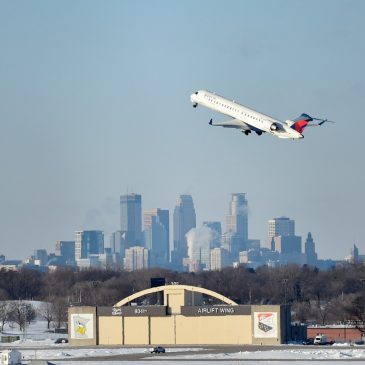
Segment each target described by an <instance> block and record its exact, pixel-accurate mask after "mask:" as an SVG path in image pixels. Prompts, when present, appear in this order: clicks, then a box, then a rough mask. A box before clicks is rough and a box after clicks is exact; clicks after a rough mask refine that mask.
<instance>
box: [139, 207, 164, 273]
mask: <svg viewBox="0 0 365 365" xmlns="http://www.w3.org/2000/svg"><path fill="white" fill-rule="evenodd" d="M143 225H144V242H145V247H146V248H148V249H149V255H150V267H166V266H168V262H169V259H170V246H169V235H170V232H169V211H168V210H164V209H159V208H157V209H152V210H149V211H146V212H144V214H143Z"/></svg>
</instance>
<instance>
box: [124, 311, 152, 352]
mask: <svg viewBox="0 0 365 365" xmlns="http://www.w3.org/2000/svg"><path fill="white" fill-rule="evenodd" d="M149 337H150V336H149V317H124V344H125V345H148V344H149V343H150V338H149Z"/></svg>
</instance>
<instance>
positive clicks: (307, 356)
mask: <svg viewBox="0 0 365 365" xmlns="http://www.w3.org/2000/svg"><path fill="white" fill-rule="evenodd" d="M19 350H20V351H21V353H22V355H23V357H24V363H27V362H29V361H30V360H32V359H35V358H37V359H47V360H50V361H52V362H54V363H55V364H57V365H66V364H67V365H76V364H80V365H100V363H102V364H103V365H116V364H124V365H129V364H135V363H138V365H146V364H150V365H151V363H152V364H153V363H155V362H156V360H157V361H158V362H162V361H161V360H162V359H163V360H164V361H163V362H162V363H163V364H165V365H181V364H182V363H189V364H191V365H203V364H204V365H206V364H207V362H208V363H210V362H214V364H215V365H233V364H235V365H237V364H240V363H242V364H250V365H259V364H260V365H265V364H268V365H288V364H292V363H295V362H297V363H298V365H309V364H311V365H319V364H321V363H322V365H323V361H326V362H327V363H334V362H335V364H336V365H345V364H347V365H348V363H349V362H354V364H365V348H342V349H340V348H327V347H320V348H318V349H306V348H303V349H290V348H288V347H285V348H283V349H278V350H269V351H238V352H233V353H225V352H224V349H222V352H221V353H219V352H218V353H209V352H208V353H206V350H204V349H203V348H167V349H166V354H165V355H159V354H154V355H152V354H150V353H149V349H147V348H89V349H87V348H82V349H79V348H71V347H69V346H68V345H67V344H66V345H59V346H57V347H56V348H54V347H53V348H48V349H47V345H45V346H44V347H40V348H35V349H22V348H21V347H19ZM189 352H191V354H189ZM192 352H194V353H192ZM138 354H140V355H146V356H145V357H144V358H143V359H141V360H138V361H136V360H123V359H121V360H118V361H115V359H112V358H111V360H105V358H106V357H109V356H111V357H112V356H118V355H124V356H127V355H138ZM97 357H102V358H103V361H97V360H95V358H97ZM88 358H90V359H91V360H89V361H85V360H87V359H88ZM81 359H82V360H81Z"/></svg>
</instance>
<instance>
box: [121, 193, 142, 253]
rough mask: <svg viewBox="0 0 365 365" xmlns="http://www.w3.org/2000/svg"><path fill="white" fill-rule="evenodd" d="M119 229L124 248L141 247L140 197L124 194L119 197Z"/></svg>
mask: <svg viewBox="0 0 365 365" xmlns="http://www.w3.org/2000/svg"><path fill="white" fill-rule="evenodd" d="M120 229H121V231H122V232H123V234H124V239H125V244H126V247H132V246H141V245H142V243H143V242H142V197H141V195H139V194H126V195H121V197H120Z"/></svg>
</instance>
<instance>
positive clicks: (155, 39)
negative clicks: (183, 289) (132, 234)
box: [0, 0, 365, 259]
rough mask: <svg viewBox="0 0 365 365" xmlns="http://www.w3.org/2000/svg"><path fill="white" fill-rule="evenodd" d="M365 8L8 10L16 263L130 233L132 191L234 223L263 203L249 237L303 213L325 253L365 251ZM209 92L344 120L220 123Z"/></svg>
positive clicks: (1, 160) (261, 4)
mask: <svg viewBox="0 0 365 365" xmlns="http://www.w3.org/2000/svg"><path fill="white" fill-rule="evenodd" d="M364 12H365V2H363V1H361V0H358V1H344V0H343V1H338V0H322V1H316V0H307V1H298V0H277V1H269V0H267V1H260V0H258V1H257V0H255V1H247V0H242V1H234V0H227V1H225V2H222V1H215V0H212V1H210V0H209V1H208V0H200V1H193V0H184V1H177V0H173V1H167V0H166V1H162V0H160V1H158V0H155V1H147V0H146V1H134V0H133V1H132V0H131V1H129V0H125V1H113V0H110V1H94V0H82V1H81V0H72V1H71V0H65V1H42V0H37V1H36V0H29V1H18V0H0V50H1V53H0V171H1V175H0V176H1V178H0V253H1V254H4V255H5V256H6V257H7V258H9V259H10V258H20V259H21V258H24V257H25V256H27V255H31V254H32V253H33V250H34V249H35V248H45V249H47V250H48V251H51V252H53V251H54V247H55V243H56V241H57V240H72V239H74V231H75V230H79V229H101V230H104V232H105V241H106V243H108V242H109V234H110V233H111V232H113V231H115V230H117V229H119V228H120V223H119V222H120V218H119V196H120V195H121V194H125V193H127V192H135V193H139V194H141V195H142V209H143V210H147V209H151V208H156V207H159V208H163V209H169V210H170V221H172V211H173V208H174V204H175V201H176V199H177V197H178V195H179V194H191V195H192V196H193V199H194V204H195V209H196V214H197V223H198V226H199V225H200V224H201V223H202V222H203V221H206V220H219V221H221V222H222V225H223V229H224V228H225V217H226V215H227V214H228V205H229V200H230V194H231V193H234V192H244V193H247V200H248V204H249V237H250V238H258V239H261V240H262V242H264V241H265V239H266V236H267V221H268V220H269V219H271V218H273V217H280V216H287V217H290V218H291V219H294V220H295V222H296V233H297V234H298V235H301V236H303V242H304V240H305V237H306V235H307V233H308V232H312V235H313V238H314V241H315V243H316V250H317V252H318V255H319V258H336V259H339V258H343V257H344V256H345V255H347V254H349V252H350V249H351V247H352V246H353V244H356V245H357V246H358V247H359V250H360V254H361V253H364V254H365V238H364V237H365V232H364V208H363V207H364V206H365V192H364V186H365V171H364V137H363V136H364V134H365V125H364V120H363V103H364V100H365V73H364V64H365V42H364V34H365V22H364V21H363V14H364ZM201 89H207V90H210V91H214V92H216V93H218V94H220V95H223V96H225V97H226V98H228V99H234V100H236V101H237V102H239V103H241V104H243V105H246V106H248V107H251V108H253V109H255V110H258V111H260V112H262V113H265V114H268V115H271V116H274V117H276V118H278V119H280V120H287V119H290V118H295V117H296V116H298V115H299V114H301V113H303V112H305V113H308V114H310V115H313V116H316V117H322V118H329V119H331V120H334V121H336V123H335V124H324V126H322V127H320V128H307V129H306V131H305V138H304V139H303V140H294V141H293V140H280V139H277V138H275V137H273V136H270V135H262V136H261V137H259V136H257V135H254V134H252V135H250V136H245V135H244V134H242V133H240V132H239V131H236V130H231V129H223V128H218V127H216V128H212V127H210V126H209V125H208V122H209V120H210V118H212V117H213V118H214V119H215V120H216V121H223V120H227V117H226V116H223V115H219V114H216V113H214V112H213V111H211V110H209V109H206V108H203V107H198V108H197V109H194V108H192V105H191V103H190V94H191V93H193V92H194V91H196V90H201Z"/></svg>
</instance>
